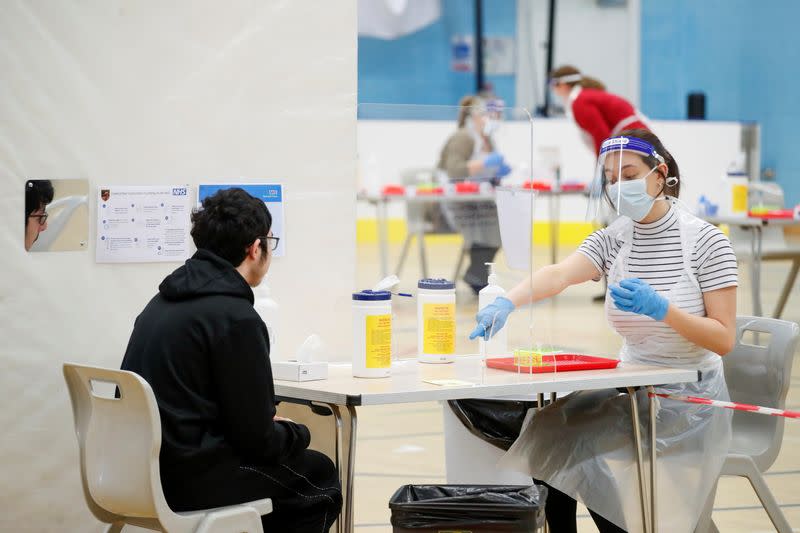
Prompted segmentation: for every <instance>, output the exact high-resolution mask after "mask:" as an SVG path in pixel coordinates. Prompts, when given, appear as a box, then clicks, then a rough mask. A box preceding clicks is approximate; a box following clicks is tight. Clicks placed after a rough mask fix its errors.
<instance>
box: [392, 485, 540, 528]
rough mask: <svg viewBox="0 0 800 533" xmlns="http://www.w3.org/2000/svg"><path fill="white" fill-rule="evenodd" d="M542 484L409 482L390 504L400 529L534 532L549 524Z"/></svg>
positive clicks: (393, 497)
mask: <svg viewBox="0 0 800 533" xmlns="http://www.w3.org/2000/svg"><path fill="white" fill-rule="evenodd" d="M546 499H547V488H546V487H543V486H540V485H530V486H500V485H405V486H403V487H400V488H399V489H397V492H395V493H394V495H393V496H392V499H391V500H389V508H390V509H391V511H392V531H393V532H394V533H426V532H429V533H445V532H450V533H455V532H456V531H460V532H467V531H469V532H474V531H493V532H498V533H500V532H504V533H505V532H513V533H528V532H530V531H536V530H538V529H539V528H541V527H542V526H543V525H544V504H545V501H546Z"/></svg>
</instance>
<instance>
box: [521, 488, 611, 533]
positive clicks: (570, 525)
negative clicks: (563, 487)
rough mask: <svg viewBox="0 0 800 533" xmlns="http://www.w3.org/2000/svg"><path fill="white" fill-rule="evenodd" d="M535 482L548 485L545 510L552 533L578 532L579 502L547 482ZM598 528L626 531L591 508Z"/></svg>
mask: <svg viewBox="0 0 800 533" xmlns="http://www.w3.org/2000/svg"><path fill="white" fill-rule="evenodd" d="M534 482H535V483H537V484H540V485H544V486H546V487H547V502H546V503H545V507H544V511H545V514H546V515H547V525H548V526H550V531H552V533H577V531H578V525H577V523H576V520H575V515H576V513H577V508H578V502H576V501H575V500H574V499H573V498H570V497H569V496H567V495H566V494H564V493H563V492H561V491H560V490H556V489H554V488H553V487H551V486H550V485H548V484H547V483H544V482H542V481H539V480H537V479H534ZM589 514H590V515H592V520H594V523H595V525H596V526H597V529H598V530H600V533H625V530H624V529H622V528H620V527H618V526H617V525H615V524H612V523H611V522H609V521H608V520H606V519H605V518H603V517H602V516H600V515H599V514H597V513H595V512H594V511H592V510H591V509H589Z"/></svg>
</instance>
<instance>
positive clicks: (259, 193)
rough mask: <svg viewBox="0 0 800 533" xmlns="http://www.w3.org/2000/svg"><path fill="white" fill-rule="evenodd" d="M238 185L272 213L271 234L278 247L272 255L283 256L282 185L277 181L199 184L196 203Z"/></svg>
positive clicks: (284, 235) (284, 247)
mask: <svg viewBox="0 0 800 533" xmlns="http://www.w3.org/2000/svg"><path fill="white" fill-rule="evenodd" d="M234 187H238V188H240V189H244V190H245V191H247V192H248V193H249V194H250V195H251V196H254V197H256V198H258V199H260V200H262V201H263V202H264V203H265V204H266V205H267V209H268V210H269V213H270V214H271V215H272V235H274V236H275V237H278V238H279V239H280V240H279V241H278V248H277V249H276V250H275V251H274V252H272V256H273V257H284V256H285V255H286V226H285V225H284V217H283V186H282V185H280V184H278V183H225V184H210V183H209V184H205V185H200V187H199V188H198V190H197V204H198V207H200V204H201V203H202V202H203V200H205V199H206V198H208V197H209V196H211V195H213V194H214V193H216V192H217V191H219V190H222V189H232V188H234Z"/></svg>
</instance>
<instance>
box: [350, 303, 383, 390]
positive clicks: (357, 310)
mask: <svg viewBox="0 0 800 533" xmlns="http://www.w3.org/2000/svg"><path fill="white" fill-rule="evenodd" d="M353 344H354V346H353V376H355V377H358V378H385V377H388V376H389V374H390V373H391V368H392V294H391V293H390V292H388V291H369V290H367V291H361V292H356V293H353Z"/></svg>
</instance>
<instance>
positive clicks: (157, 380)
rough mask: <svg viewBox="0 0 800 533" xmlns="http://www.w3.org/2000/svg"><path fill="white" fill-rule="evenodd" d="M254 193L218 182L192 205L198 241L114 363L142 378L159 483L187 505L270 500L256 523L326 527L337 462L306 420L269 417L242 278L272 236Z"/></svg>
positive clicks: (273, 241) (271, 396)
mask: <svg viewBox="0 0 800 533" xmlns="http://www.w3.org/2000/svg"><path fill="white" fill-rule="evenodd" d="M271 225H272V217H271V215H270V213H269V211H268V210H267V207H266V205H265V204H264V202H262V201H261V200H259V199H258V198H254V197H252V196H250V195H249V194H247V192H245V191H244V190H242V189H238V188H233V189H227V190H221V191H219V192H217V193H216V194H214V195H213V196H210V197H208V198H206V199H205V200H203V207H202V209H200V210H198V211H195V212H194V213H192V230H191V233H192V239H193V240H194V243H195V245H196V246H197V253H195V254H194V255H193V256H192V257H191V258H190V259H188V260H187V261H186V263H185V264H184V265H183V266H181V267H179V268H178V269H177V270H175V271H174V272H173V273H172V274H170V275H169V276H167V277H166V278H165V279H164V281H162V282H161V285H159V287H158V294H156V295H155V296H154V297H153V298H152V299H151V300H150V302H149V303H148V304H147V306H146V307H145V308H144V310H143V311H142V313H141V314H140V315H139V316H138V317H137V318H136V322H135V323H134V326H133V333H132V334H131V338H130V341H129V342H128V348H127V350H126V351H125V357H124V359H123V361H122V369H123V370H130V371H132V372H136V373H137V374H139V375H140V376H142V377H143V378H144V379H145V380H146V381H147V382H148V383H149V384H150V386H151V387H152V388H153V392H154V393H155V397H156V401H157V403H158V408H159V412H160V413H161V431H162V443H161V451H160V457H159V463H160V466H161V484H162V485H163V488H164V496H165V497H166V499H167V503H169V506H170V507H171V508H172V509H174V510H175V511H193V510H197V509H208V508H212V507H222V506H225V505H234V504H237V503H244V502H249V501H253V500H259V499H262V498H271V499H272V503H273V508H274V509H273V512H272V513H271V514H268V515H266V516H263V517H262V522H263V525H264V530H265V531H286V532H298V533H301V532H302V533H305V532H307V531H321V532H325V531H328V530H329V529H330V527H331V525H332V524H333V522H334V521H335V520H336V518H337V516H338V515H339V511H340V509H341V505H342V493H341V489H340V485H339V481H338V475H337V472H336V467H335V466H334V464H333V462H332V461H331V460H330V459H328V457H326V456H325V455H323V454H321V453H319V452H317V451H314V450H309V449H308V445H309V442H310V440H311V435H310V433H309V431H308V428H307V427H306V426H303V425H300V424H295V423H294V422H292V421H291V420H288V419H285V418H281V417H277V416H275V412H276V411H275V392H274V391H275V387H274V384H273V382H272V370H271V366H270V360H269V351H270V346H269V337H268V335H267V327H266V325H265V324H264V322H263V321H262V320H261V318H260V317H259V315H258V313H257V312H256V311H255V309H254V308H253V290H252V287H256V286H258V285H259V284H260V283H261V281H262V280H263V279H264V276H265V275H266V274H267V271H268V270H269V266H270V262H271V260H272V252H273V250H275V248H276V247H277V245H278V237H275V236H273V235H272V232H271V231H270V227H271Z"/></svg>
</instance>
